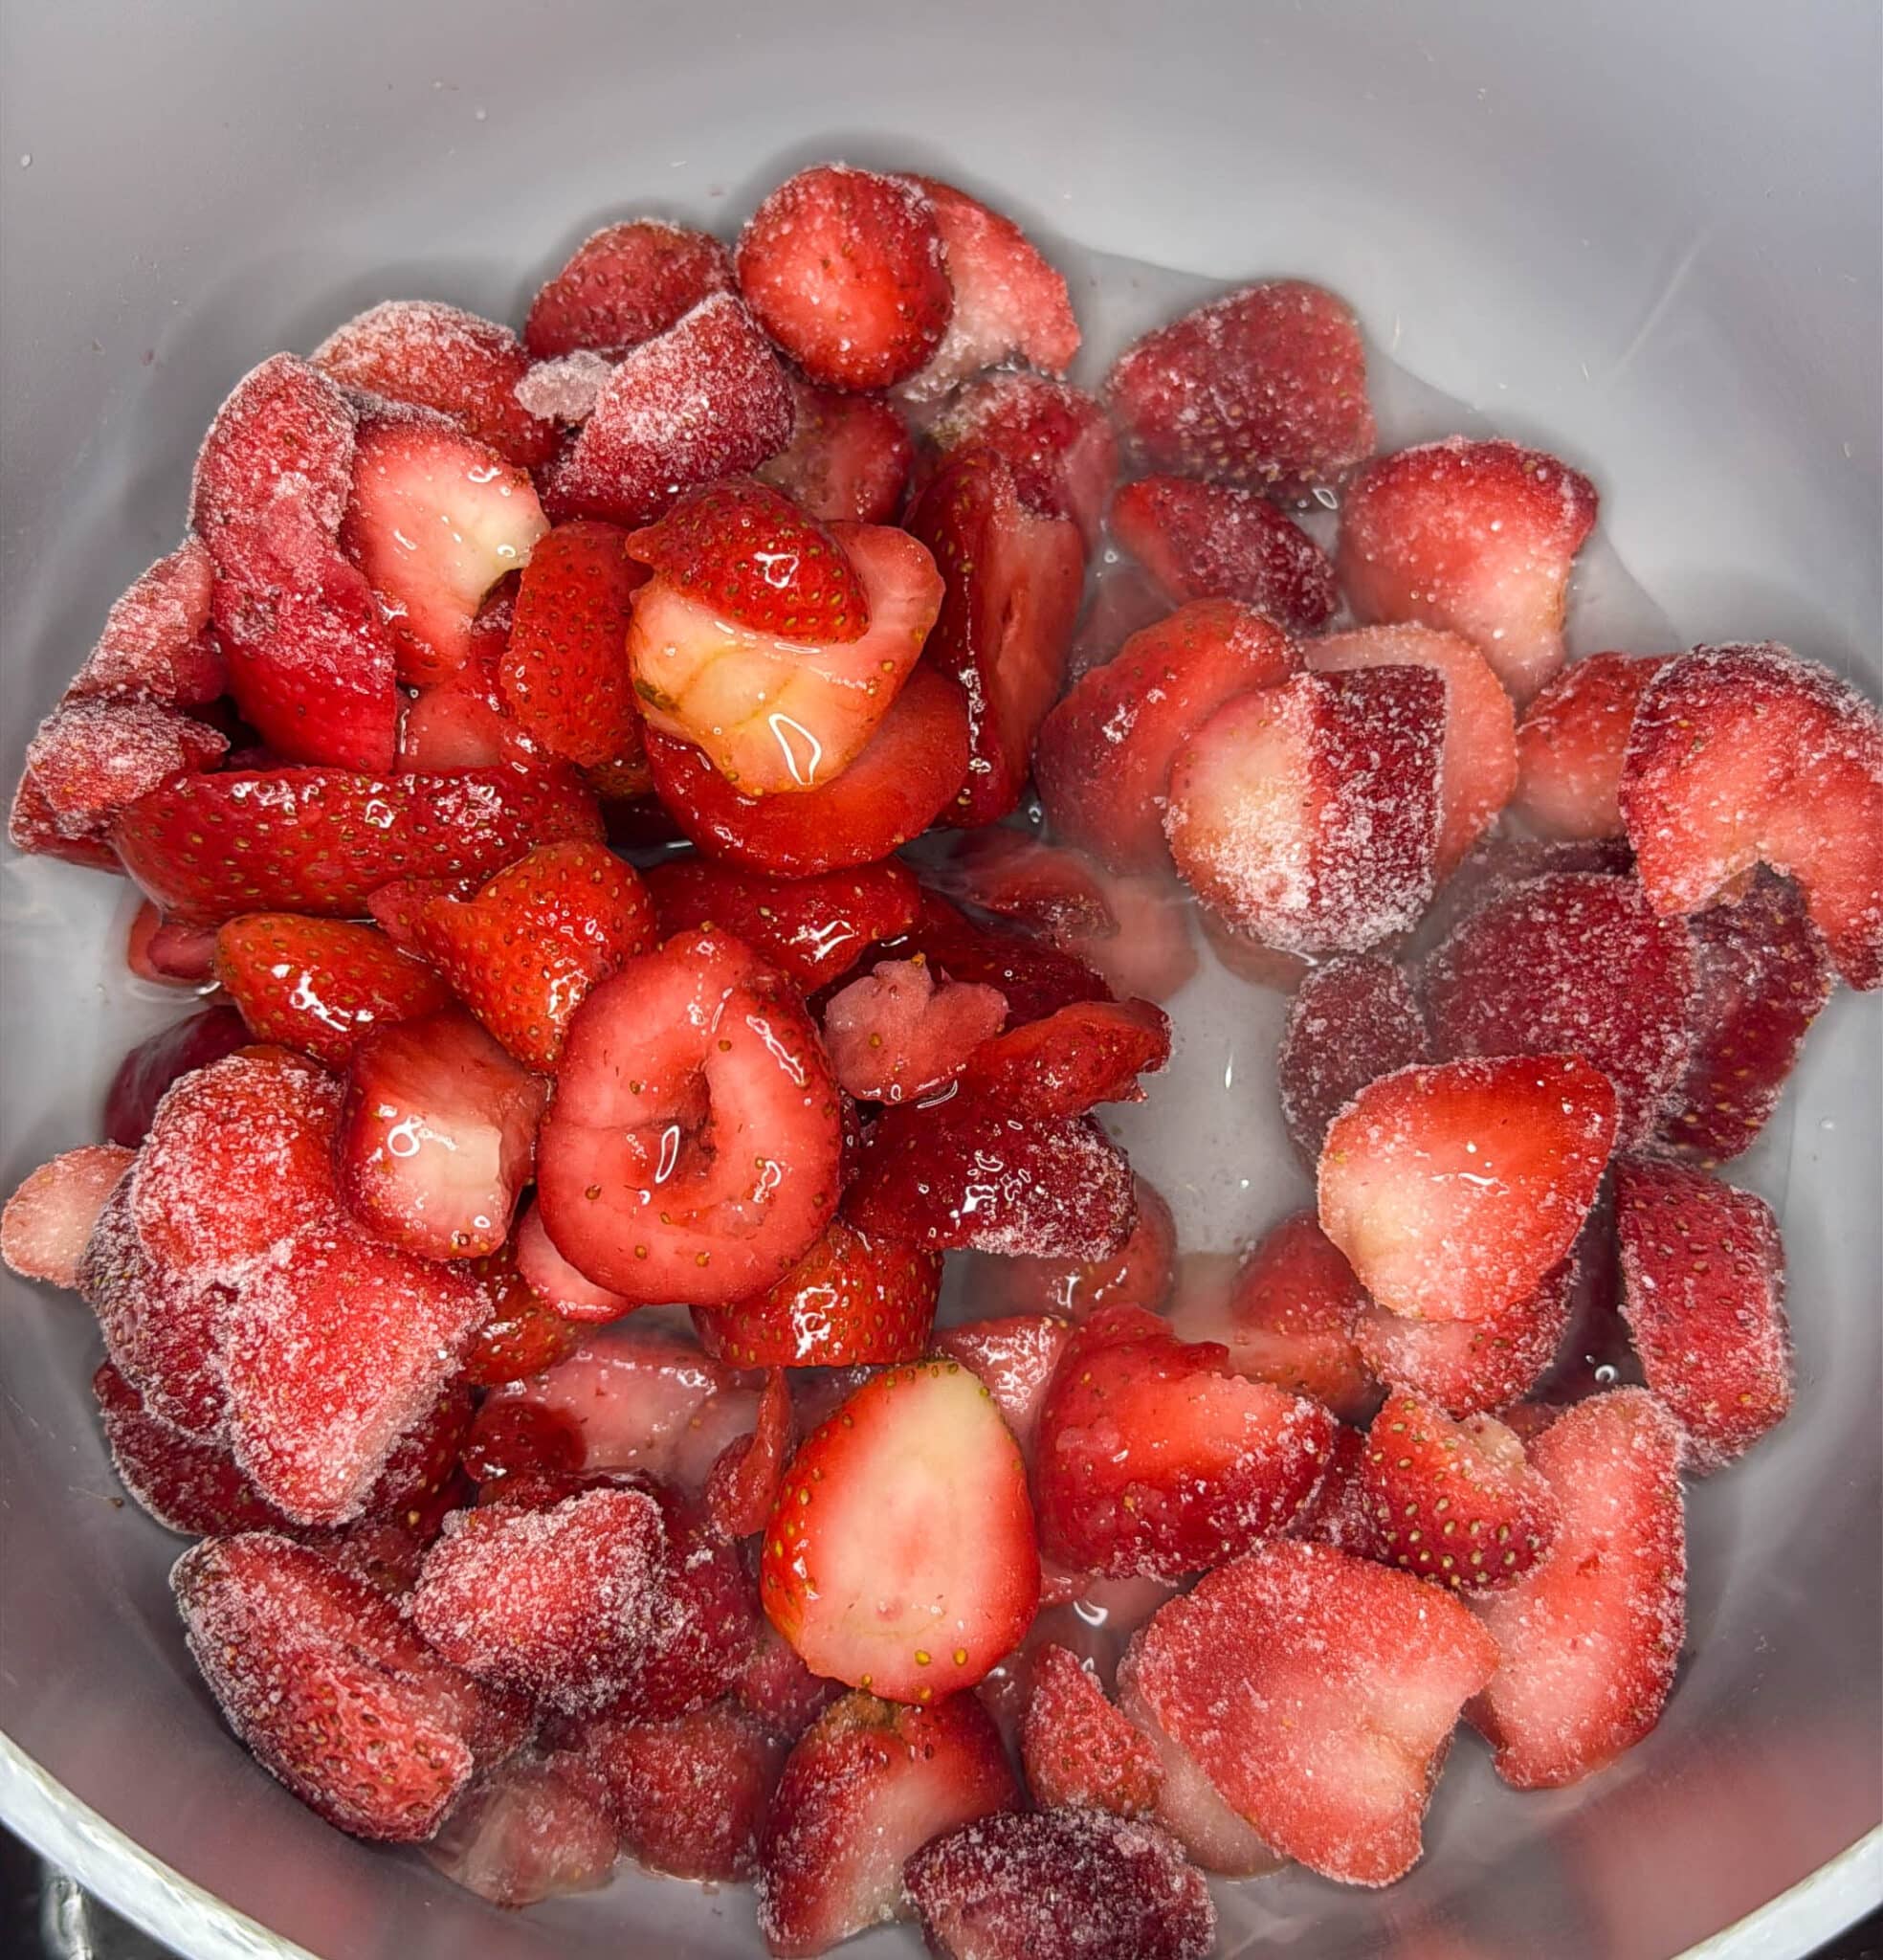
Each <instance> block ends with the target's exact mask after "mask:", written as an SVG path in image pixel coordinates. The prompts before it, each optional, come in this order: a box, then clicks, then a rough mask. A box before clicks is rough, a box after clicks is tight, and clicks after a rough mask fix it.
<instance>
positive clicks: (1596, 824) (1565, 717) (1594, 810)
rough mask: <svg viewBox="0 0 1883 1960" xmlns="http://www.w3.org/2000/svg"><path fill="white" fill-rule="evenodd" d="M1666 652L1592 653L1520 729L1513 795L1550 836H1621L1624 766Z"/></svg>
mask: <svg viewBox="0 0 1883 1960" xmlns="http://www.w3.org/2000/svg"><path fill="white" fill-rule="evenodd" d="M1669 658H1670V656H1668V655H1658V656H1655V655H1642V656H1635V655H1630V654H1590V655H1589V656H1588V657H1586V658H1584V659H1581V660H1578V661H1576V662H1575V663H1574V664H1573V665H1572V666H1569V667H1565V668H1564V669H1563V671H1562V673H1561V674H1559V675H1558V676H1557V677H1556V679H1554V680H1552V681H1551V682H1550V683H1549V685H1548V686H1547V687H1545V688H1544V689H1543V690H1542V692H1541V693H1540V694H1539V695H1538V696H1537V698H1536V700H1535V701H1533V702H1531V703H1530V705H1529V707H1528V708H1527V709H1526V710H1525V712H1524V716H1523V723H1522V725H1521V726H1520V727H1519V728H1518V729H1517V770H1518V773H1517V793H1516V795H1515V797H1514V798H1513V799H1512V801H1513V804H1514V806H1515V808H1516V810H1517V813H1518V814H1519V815H1520V816H1522V817H1523V819H1524V820H1525V822H1527V823H1529V824H1530V825H1532V826H1533V827H1534V828H1535V829H1537V830H1539V831H1540V832H1541V833H1542V834H1543V835H1544V836H1546V837H1619V836H1621V835H1624V829H1625V827H1624V825H1623V822H1622V806H1621V800H1620V796H1621V785H1622V763H1623V759H1624V758H1625V757H1626V755H1627V753H1628V730H1629V728H1630V727H1631V726H1632V725H1633V723H1634V711H1635V708H1636V707H1637V706H1638V705H1639V703H1640V701H1641V697H1642V695H1643V694H1645V693H1646V692H1647V689H1648V683H1649V682H1650V680H1652V679H1653V678H1654V676H1655V675H1656V674H1657V673H1658V672H1659V671H1660V670H1661V668H1663V667H1665V666H1666V665H1667V663H1668V659H1669Z"/></svg>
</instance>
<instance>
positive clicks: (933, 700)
mask: <svg viewBox="0 0 1883 1960" xmlns="http://www.w3.org/2000/svg"><path fill="white" fill-rule="evenodd" d="M648 762H649V764H650V766H651V767H652V768H653V770H654V790H655V791H656V792H657V793H658V795H659V797H660V800H661V802H662V803H663V804H664V805H665V806H666V807H667V809H668V810H670V811H671V812H672V813H673V814H674V818H675V821H676V822H677V823H678V824H679V826H680V828H681V829H682V830H683V831H684V832H685V833H686V835H688V837H690V838H691V839H692V841H693V842H694V843H695V844H697V845H698V847H699V849H700V850H701V851H703V852H704V853H705V854H706V855H707V856H708V857H718V858H722V859H724V860H725V861H726V862H728V863H732V864H737V865H740V866H742V868H744V869H746V870H748V871H760V872H765V873H767V874H770V875H772V876H775V877H778V878H813V877H816V876H817V875H818V874H820V873H822V872H827V871H836V870H840V869H842V868H844V867H845V866H847V865H853V864H873V863H875V861H876V860H877V859H878V858H880V857H888V856H889V854H890V853H891V852H892V851H894V850H896V849H897V847H898V846H899V845H902V844H906V843H907V842H908V841H909V840H910V838H912V837H915V836H919V835H920V834H921V833H922V832H923V831H925V830H926V829H927V828H928V826H929V825H930V824H931V823H932V822H933V821H934V820H935V818H936V816H937V815H938V814H939V813H941V812H942V810H943V809H944V808H947V807H949V806H951V805H952V804H953V803H954V802H955V799H956V794H957V792H958V791H960V790H961V787H962V779H963V777H964V774H965V773H966V771H967V768H968V722H967V713H966V708H965V704H964V696H963V694H962V691H961V689H960V688H959V687H957V686H956V685H955V683H954V682H953V681H952V680H949V679H946V678H945V677H944V676H942V675H941V674H938V673H935V672H934V671H933V670H932V669H930V668H927V667H923V666H919V667H917V668H916V670H915V672H914V673H912V674H911V675H910V676H909V678H908V679H907V681H906V682H905V683H904V684H903V686H902V688H901V689H900V691H899V692H898V693H897V696H896V699H895V700H894V701H893V702H891V703H890V706H889V711H888V712H887V713H886V714H885V715H884V716H883V718H882V722H881V724H880V725H879V726H878V727H877V729H876V731H875V734H874V735H873V736H872V737H871V738H870V740H869V741H868V742H867V743H866V744H865V746H863V748H862V749H861V750H860V751H859V752H858V754H857V755H856V757H855V758H854V760H853V761H852V763H851V764H850V766H849V767H848V768H846V769H845V770H844V772H843V773H842V774H841V775H840V776H837V777H835V778H834V779H833V780H831V781H829V782H827V783H825V784H824V785H823V787H822V788H820V789H815V790H807V791H802V792H799V793H796V794H791V795H785V796H747V795H744V794H743V793H742V792H741V791H738V790H736V789H734V788H733V786H732V785H731V784H730V783H728V782H727V781H726V780H725V778H724V777H723V776H722V775H720V772H719V770H718V769H716V768H714V767H713V766H712V764H711V763H709V762H708V761H707V760H706V758H705V756H704V755H702V754H701V753H700V751H699V750H698V749H697V748H695V747H694V746H693V745H692V744H691V743H690V742H677V741H676V740H675V739H674V738H673V737H672V736H668V735H662V734H660V733H658V732H657V731H654V730H650V731H649V734H648Z"/></svg>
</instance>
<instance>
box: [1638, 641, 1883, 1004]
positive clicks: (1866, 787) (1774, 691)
mask: <svg viewBox="0 0 1883 1960" xmlns="http://www.w3.org/2000/svg"><path fill="white" fill-rule="evenodd" d="M1621 804H1622V815H1623V818H1624V820H1625V821H1626V823H1627V825H1628V842H1629V843H1630V844H1632V845H1633V846H1634V851H1635V859H1636V865H1637V868H1638V871H1639V874H1640V878H1641V882H1642V884H1643V885H1644V886H1645V887H1646V888H1647V892H1648V896H1649V899H1650V901H1651V902H1652V903H1653V906H1654V909H1655V910H1656V911H1658V912H1695V911H1698V910H1699V909H1700V907H1701V906H1703V905H1704V904H1705V903H1706V902H1708V900H1710V899H1711V898H1713V897H1714V895H1715V894H1716V893H1717V891H1718V890H1719V889H1720V887H1721V886H1722V885H1724V884H1726V883H1727V882H1728V881H1729V880H1732V879H1734V878H1736V877H1738V876H1739V873H1741V872H1743V871H1745V870H1747V869H1749V868H1750V867H1751V866H1752V865H1753V864H1755V863H1759V862H1763V863H1765V864H1768V865H1770V866H1771V868H1772V869H1773V870H1774V871H1780V872H1785V873H1788V874H1789V875H1790V876H1791V877H1793V878H1795V879H1796V880H1798V882H1799V884H1800V885H1801V886H1802V887H1803V888H1804V892H1805V909H1806V910H1807V911H1808V912H1809V914H1810V916H1811V923H1812V924H1814V925H1815V926H1816V927H1817V928H1818V930H1819V931H1820V932H1822V933H1823V934H1824V936H1825V940H1826V943H1827V944H1828V946H1829V947H1830V956H1831V958H1832V959H1833V960H1834V961H1835V962H1836V963H1837V969H1838V971H1839V972H1840V973H1842V974H1843V976H1844V978H1845V979H1846V980H1847V981H1848V982H1849V983H1850V985H1851V986H1852V987H1859V988H1872V987H1877V986H1883V718H1879V716H1878V714H1877V711H1876V709H1875V707H1874V706H1872V703H1871V702H1868V701H1866V700H1865V699H1864V698H1863V696H1862V695H1860V694H1858V693H1857V691H1856V690H1855V689H1854V688H1853V687H1851V686H1850V684H1849V682H1847V681H1843V680H1839V679H1837V678H1836V677H1835V676H1834V675H1832V674H1831V673H1829V672H1828V670H1827V669H1825V668H1823V667H1820V666H1818V665H1816V664H1815V663H1814V662H1812V661H1809V660H1801V659H1799V658H1797V657H1795V656H1794V655H1793V654H1791V653H1790V652H1789V651H1788V650H1787V649H1786V648H1784V647H1781V646H1774V645H1771V644H1769V643H1768V644H1766V645H1763V646H1724V647H1700V648H1697V649H1696V650H1695V652H1693V653H1691V654H1686V655H1683V656H1682V657H1680V658H1679V659H1677V660H1673V661H1670V662H1669V663H1668V665H1666V666H1665V667H1663V668H1661V669H1660V670H1659V672H1658V673H1657V674H1656V675H1655V677H1654V679H1653V680H1652V681H1651V682H1650V685H1649V687H1648V690H1647V692H1646V693H1645V694H1643V696H1642V697H1641V704H1640V706H1639V707H1638V708H1637V709H1636V710H1635V717H1634V723H1633V727H1632V730H1631V732H1630V734H1629V737H1628V759H1627V762H1626V763H1625V765H1624V767H1623V770H1622V787H1621Z"/></svg>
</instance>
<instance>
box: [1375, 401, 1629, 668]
mask: <svg viewBox="0 0 1883 1960" xmlns="http://www.w3.org/2000/svg"><path fill="white" fill-rule="evenodd" d="M1595 517H1596V495H1595V485H1594V484H1593V483H1591V482H1590V481H1589V479H1587V478H1586V477H1584V476H1583V475H1582V474H1581V473H1580V472H1578V471H1576V470H1572V469H1571V468H1570V467H1569V466H1568V464H1566V463H1562V462H1559V461H1558V460H1557V458H1556V457H1553V456H1546V455H1545V454H1544V453H1543V452H1542V451H1541V450H1536V449H1522V448H1519V447H1518V446H1517V444H1516V443H1515V442H1505V441H1502V440H1495V441H1484V442H1479V441H1473V440H1472V439H1471V438H1469V437H1467V436H1463V435H1453V436H1451V437H1449V438H1448V439H1447V440H1445V441H1444V442H1428V443H1425V444H1423V445H1422V446H1421V447H1419V448H1417V449H1403V450H1401V451H1400V452H1399V453H1398V455H1396V456H1387V457H1381V458H1380V459H1379V460H1378V461H1377V462H1372V463H1369V464H1367V465H1366V467H1365V468H1364V469H1362V471H1361V473H1360V475H1359V476H1358V477H1356V478H1355V479H1354V481H1353V483H1352V484H1351V485H1350V486H1349V488H1348V491H1347V497H1346V502H1345V504H1344V505H1343V506H1342V509H1341V513H1340V551H1339V554H1338V557H1337V560H1336V563H1337V566H1338V568H1339V571H1340V585H1341V588H1342V590H1344V591H1345V592H1346V595H1347V603H1348V604H1349V605H1350V606H1352V608H1353V610H1354V611H1355V612H1356V613H1358V614H1359V615H1360V617H1361V618H1362V620H1369V619H1377V620H1383V621H1385V622H1386V623H1387V624H1389V625H1394V624H1401V623H1404V622H1407V621H1416V622H1417V623H1418V624H1419V625H1421V626H1435V627H1439V628H1441V629H1443V630H1444V631H1446V632H1449V633H1461V634H1463V635H1465V637H1466V638H1467V639H1471V640H1475V641H1476V642H1477V644H1478V646H1479V648H1480V649H1481V650H1482V652H1483V654H1484V657H1485V658H1486V659H1487V660H1488V661H1490V663H1491V667H1492V670H1493V671H1494V672H1495V675H1496V677H1497V679H1499V680H1501V681H1502V682H1503V683H1504V685H1505V686H1506V687H1507V688H1509V690H1510V691H1511V693H1512V695H1513V696H1515V697H1516V699H1517V702H1518V703H1519V704H1522V703H1524V702H1528V701H1529V700H1530V699H1531V698H1532V697H1533V696H1534V695H1535V694H1536V693H1537V691H1538V690H1539V689H1540V687H1542V685H1543V684H1544V682H1546V681H1547V680H1549V679H1551V677H1552V676H1553V675H1554V674H1555V673H1556V671H1557V669H1558V668H1559V667H1561V666H1562V614H1563V608H1564V606H1565V604H1566V602H1567V595H1568V590H1569V570H1570V567H1571V564H1572V563H1573V561H1574V559H1575V556H1576V553H1577V552H1578V551H1580V550H1581V549H1582V547H1583V545H1584V541H1585V540H1586V539H1587V537H1588V534H1589V533H1590V532H1591V531H1592V530H1593V529H1594V528H1595Z"/></svg>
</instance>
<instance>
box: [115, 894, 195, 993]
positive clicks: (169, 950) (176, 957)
mask: <svg viewBox="0 0 1883 1960" xmlns="http://www.w3.org/2000/svg"><path fill="white" fill-rule="evenodd" d="M215 942H216V936H215V933H214V931H213V929H211V928H210V927H209V926H204V925H179V924H175V923H174V922H173V921H170V920H167V919H166V918H165V917H164V915H163V913H161V912H160V911H159V910H158V909H157V907H156V906H155V905H153V904H152V903H151V902H150V901H149V900H148V899H144V900H143V901H141V902H139V905H138V908H137V910H136V912H135V913H133V914H132V916H131V925H130V931H129V932H128V934H127V935H126V936H125V942H124V964H125V965H126V966H127V967H128V968H129V969H131V971H132V972H133V973H135V974H136V975H137V977H138V978H139V979H140V980H148V981H151V982H152V983H153V984H154V985H156V986H158V987H197V988H207V987H212V986H214V984H215Z"/></svg>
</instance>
